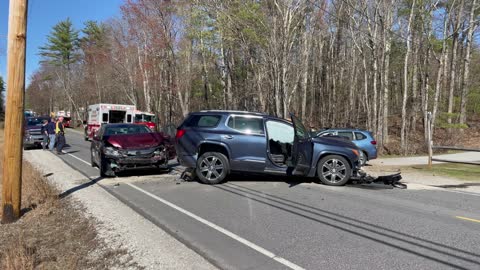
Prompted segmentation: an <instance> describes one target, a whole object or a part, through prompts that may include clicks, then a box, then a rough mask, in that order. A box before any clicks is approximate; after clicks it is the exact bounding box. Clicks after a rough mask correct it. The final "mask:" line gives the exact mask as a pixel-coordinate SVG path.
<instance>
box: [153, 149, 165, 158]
mask: <svg viewBox="0 0 480 270" xmlns="http://www.w3.org/2000/svg"><path fill="white" fill-rule="evenodd" d="M153 153H154V154H155V155H156V156H159V155H163V154H164V153H165V148H158V149H157V150H155V152H153Z"/></svg>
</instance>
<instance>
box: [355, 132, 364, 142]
mask: <svg viewBox="0 0 480 270" xmlns="http://www.w3.org/2000/svg"><path fill="white" fill-rule="evenodd" d="M355 137H356V139H357V140H364V139H366V138H367V136H365V135H363V134H362V133H360V132H355Z"/></svg>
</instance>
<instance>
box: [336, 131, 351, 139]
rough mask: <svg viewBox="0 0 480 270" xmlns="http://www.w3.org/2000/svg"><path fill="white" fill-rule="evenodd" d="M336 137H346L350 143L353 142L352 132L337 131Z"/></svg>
mask: <svg viewBox="0 0 480 270" xmlns="http://www.w3.org/2000/svg"><path fill="white" fill-rule="evenodd" d="M338 136H341V137H347V138H348V139H349V140H350V141H353V132H350V131H339V132H338Z"/></svg>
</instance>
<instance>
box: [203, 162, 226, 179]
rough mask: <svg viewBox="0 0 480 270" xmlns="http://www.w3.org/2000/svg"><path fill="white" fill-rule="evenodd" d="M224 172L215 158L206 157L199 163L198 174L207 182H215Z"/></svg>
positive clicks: (221, 164) (220, 163)
mask: <svg viewBox="0 0 480 270" xmlns="http://www.w3.org/2000/svg"><path fill="white" fill-rule="evenodd" d="M223 170H224V166H223V163H222V161H221V160H220V159H219V158H218V157H215V156H207V157H205V158H204V159H203V160H202V163H200V173H201V174H202V175H203V176H204V177H205V178H206V179H207V180H208V181H215V180H216V179H218V178H219V177H220V176H221V175H222V173H223Z"/></svg>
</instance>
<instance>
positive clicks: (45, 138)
mask: <svg viewBox="0 0 480 270" xmlns="http://www.w3.org/2000/svg"><path fill="white" fill-rule="evenodd" d="M47 126H48V120H46V119H45V120H43V121H42V129H41V132H42V137H43V141H42V149H43V150H47V146H48V132H47Z"/></svg>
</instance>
